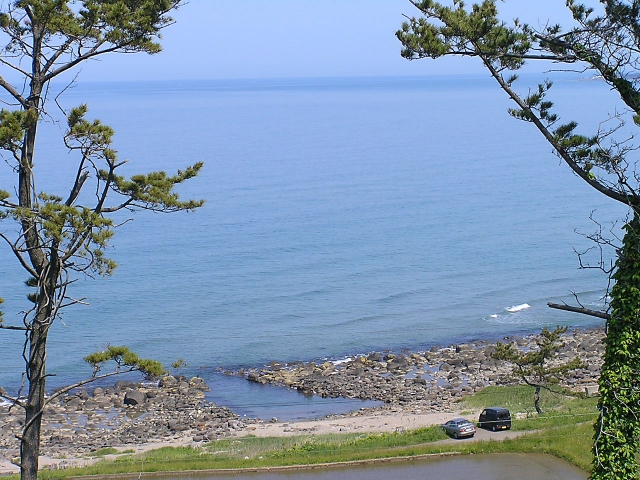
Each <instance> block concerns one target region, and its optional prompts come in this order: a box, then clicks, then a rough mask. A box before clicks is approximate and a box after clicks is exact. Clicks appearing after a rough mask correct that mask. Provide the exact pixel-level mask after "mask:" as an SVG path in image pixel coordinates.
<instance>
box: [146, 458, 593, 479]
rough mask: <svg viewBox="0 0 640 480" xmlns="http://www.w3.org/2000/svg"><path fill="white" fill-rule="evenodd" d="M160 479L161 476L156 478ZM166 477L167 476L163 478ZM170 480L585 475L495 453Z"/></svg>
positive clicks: (545, 461) (562, 465)
mask: <svg viewBox="0 0 640 480" xmlns="http://www.w3.org/2000/svg"><path fill="white" fill-rule="evenodd" d="M157 478H162V477H157ZM164 478H167V477H164ZM170 478H171V479H172V480H220V479H225V478H228V479H232V480H388V479H389V478H402V479H403V480H409V479H416V480H418V479H419V480H424V479H429V478H446V479H447V480H468V479H470V478H473V479H474V480H512V479H514V478H517V479H519V480H540V479H542V478H543V479H545V480H585V479H586V478H587V474H586V473H585V472H583V471H582V470H580V469H579V468H577V467H575V466H573V465H571V464H570V463H568V462H565V461H564V460H560V459H558V458H556V457H553V456H551V455H543V454H524V453H522V454H520V453H496V454H487V455H457V456H454V457H436V458H430V459H418V460H406V461H398V462H395V461H394V462H389V463H377V464H373V465H372V464H369V465H361V466H357V467H348V468H345V467H331V468H316V469H306V470H288V471H277V472H259V473H236V474H211V473H208V474H198V475H190V476H171V477H170Z"/></svg>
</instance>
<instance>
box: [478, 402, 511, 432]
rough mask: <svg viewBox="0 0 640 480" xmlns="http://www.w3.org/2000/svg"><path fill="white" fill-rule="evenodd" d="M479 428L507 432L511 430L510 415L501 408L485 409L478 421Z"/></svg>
mask: <svg viewBox="0 0 640 480" xmlns="http://www.w3.org/2000/svg"><path fill="white" fill-rule="evenodd" d="M478 427H479V428H490V429H491V430H493V431H494V432H495V431H496V430H509V429H510V428H511V414H510V413H509V410H507V409H506V408H501V407H489V408H485V409H484V410H483V411H482V413H481V414H480V418H479V419H478Z"/></svg>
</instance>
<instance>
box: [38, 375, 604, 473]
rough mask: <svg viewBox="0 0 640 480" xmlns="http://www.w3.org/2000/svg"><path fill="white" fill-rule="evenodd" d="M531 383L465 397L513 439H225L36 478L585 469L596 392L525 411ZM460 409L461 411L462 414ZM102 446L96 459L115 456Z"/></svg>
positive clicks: (408, 434)
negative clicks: (475, 458) (409, 468)
mask: <svg viewBox="0 0 640 480" xmlns="http://www.w3.org/2000/svg"><path fill="white" fill-rule="evenodd" d="M532 390H533V388H532V387H529V386H525V385H520V386H503V387H487V388H486V389H484V390H482V391H480V392H479V393H477V394H475V395H473V396H469V397H465V399H464V401H463V402H462V403H461V407H462V408H469V409H471V410H475V409H477V408H478V407H479V406H486V405H487V404H500V405H504V406H506V407H508V408H509V409H510V410H511V411H512V412H513V413H514V420H513V429H514V430H519V431H522V433H523V435H522V436H519V437H517V438H512V439H504V440H502V441H495V440H491V441H465V440H462V441H453V442H443V440H447V437H446V435H445V434H444V433H443V431H442V429H441V428H440V427H439V426H438V425H434V426H432V427H427V428H420V429H416V430H407V431H396V432H393V433H357V434H354V433H348V434H347V433H345V434H330V435H310V434H304V435H295V436H288V437H269V438H261V437H255V436H252V435H248V436H245V437H237V438H226V439H220V440H218V441H214V442H210V443H208V444H205V445H204V446H202V447H199V448H191V447H180V448H168V447H167V448H161V449H157V450H152V451H149V452H147V453H144V454H139V455H132V454H127V453H126V451H121V452H120V453H119V454H118V455H116V456H115V458H114V457H112V458H111V459H109V460H102V461H100V462H98V463H96V464H94V465H91V466H89V467H86V468H70V469H66V470H42V471H41V474H40V475H41V478H49V479H54V478H69V477H72V476H81V475H97V476H103V475H108V474H115V473H139V472H143V471H144V472H167V471H185V470H221V469H245V468H247V469H248V468H261V467H280V466H295V465H319V464H328V463H336V462H354V461H369V460H374V459H389V458H396V457H398V458H409V457H417V456H421V455H424V456H427V455H450V454H481V453H513V452H525V453H548V454H552V455H555V456H557V457H559V458H563V459H565V460H567V461H569V462H571V463H573V464H575V465H576V466H578V467H579V468H581V469H583V470H585V471H589V470H590V469H591V453H590V449H591V443H592V429H591V425H592V423H593V421H595V419H596V417H597V415H598V412H597V409H596V404H597V399H596V398H575V397H572V396H563V395H558V394H555V393H552V392H549V391H543V392H542V394H541V404H542V405H543V406H544V407H545V413H544V414H541V415H538V414H536V413H529V412H528V409H529V405H530V403H531V402H530V398H531V394H532ZM463 413H464V412H463ZM113 453H115V452H113V451H112V450H101V451H98V452H96V454H95V455H92V456H94V457H103V456H104V455H105V454H113Z"/></svg>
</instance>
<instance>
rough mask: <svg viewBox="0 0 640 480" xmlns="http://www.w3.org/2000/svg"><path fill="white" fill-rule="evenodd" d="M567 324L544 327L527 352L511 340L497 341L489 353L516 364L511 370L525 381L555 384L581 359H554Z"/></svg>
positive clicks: (579, 365) (578, 365)
mask: <svg viewBox="0 0 640 480" xmlns="http://www.w3.org/2000/svg"><path fill="white" fill-rule="evenodd" d="M566 331H567V327H556V328H555V329H554V330H553V331H551V330H549V329H548V328H547V327H544V328H543V329H542V332H541V333H540V335H539V336H538V337H537V339H536V344H537V348H532V349H531V350H528V351H526V352H523V351H522V350H519V349H518V348H517V347H515V346H514V345H513V344H511V343H502V342H498V343H497V344H496V349H495V351H494V352H493V353H492V354H491V356H492V357H493V358H495V359H496V360H503V361H506V362H510V363H512V364H513V365H514V366H515V369H514V374H515V375H516V376H517V377H519V378H521V379H522V381H524V382H525V383H526V384H527V385H531V386H534V387H546V386H548V385H555V384H558V383H559V382H560V380H561V379H562V378H563V377H564V376H565V375H566V374H567V373H568V372H569V371H571V370H575V369H576V368H580V367H581V366H582V362H581V361H580V359H579V358H578V357H575V358H574V359H572V360H570V361H568V362H564V363H558V362H554V359H555V357H556V355H557V353H558V352H559V351H560V350H561V349H562V347H564V345H565V344H564V341H563V340H562V334H563V333H565V332H566Z"/></svg>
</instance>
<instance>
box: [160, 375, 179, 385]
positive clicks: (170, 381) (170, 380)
mask: <svg viewBox="0 0 640 480" xmlns="http://www.w3.org/2000/svg"><path fill="white" fill-rule="evenodd" d="M177 384H178V380H177V379H176V377H174V376H173V375H165V376H164V377H162V378H161V379H160V382H159V384H158V385H159V386H160V387H161V388H164V387H173V386H175V385H177Z"/></svg>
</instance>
